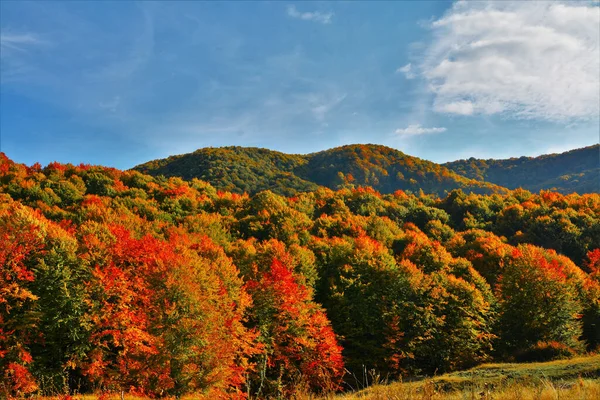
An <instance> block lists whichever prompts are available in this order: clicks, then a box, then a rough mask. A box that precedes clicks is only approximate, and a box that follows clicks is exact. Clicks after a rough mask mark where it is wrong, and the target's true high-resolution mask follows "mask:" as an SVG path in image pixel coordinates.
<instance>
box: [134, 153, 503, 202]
mask: <svg viewBox="0 0 600 400" xmlns="http://www.w3.org/2000/svg"><path fill="white" fill-rule="evenodd" d="M134 169H135V170H137V171H140V172H143V173H147V174H150V175H153V176H158V175H164V176H166V177H173V176H177V177H181V178H183V179H186V180H190V179H192V178H198V179H201V180H204V181H207V182H209V183H210V184H211V185H213V186H215V187H216V188H218V189H220V190H227V191H231V192H235V193H243V192H247V193H251V194H254V193H257V192H260V191H262V190H266V189H268V190H271V191H272V192H274V193H277V194H282V195H294V194H296V193H298V192H306V191H311V190H314V189H316V188H317V187H318V186H326V187H328V188H330V189H339V188H343V187H354V186H371V187H373V188H374V189H376V190H377V191H379V192H381V193H393V192H395V191H396V190H405V191H406V190H408V191H412V192H418V191H419V190H422V191H423V192H425V193H435V194H438V195H444V194H445V193H446V192H449V191H451V190H454V189H462V190H463V191H465V192H471V193H478V194H491V193H504V192H506V190H505V189H504V188H502V187H500V186H498V185H494V184H490V183H487V182H482V181H479V180H476V179H471V178H465V177H464V176H461V175H459V174H457V173H455V172H453V171H451V170H450V169H448V168H446V167H444V166H441V165H439V164H436V163H433V162H431V161H427V160H422V159H420V158H417V157H413V156H410V155H407V154H404V153H402V152H401V151H399V150H396V149H392V148H390V147H386V146H381V145H373V144H368V145H347V146H342V147H336V148H333V149H329V150H325V151H321V152H317V153H312V154H307V155H299V154H285V153H281V152H278V151H273V150H268V149H260V148H253V147H237V146H236V147H221V148H203V149H199V150H196V151H195V152H193V153H189V154H182V155H177V156H171V157H168V158H165V159H161V160H154V161H150V162H147V163H144V164H141V165H138V166H136V167H134Z"/></svg>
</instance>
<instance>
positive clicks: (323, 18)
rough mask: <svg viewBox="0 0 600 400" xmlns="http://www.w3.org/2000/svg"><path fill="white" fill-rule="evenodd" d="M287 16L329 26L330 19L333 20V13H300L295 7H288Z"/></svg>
mask: <svg viewBox="0 0 600 400" xmlns="http://www.w3.org/2000/svg"><path fill="white" fill-rule="evenodd" d="M287 15H289V16H290V17H292V18H297V19H302V20H304V21H314V22H320V23H322V24H330V23H331V18H333V13H332V12H328V13H322V12H319V11H312V12H300V11H298V10H297V9H296V6H288V8H287Z"/></svg>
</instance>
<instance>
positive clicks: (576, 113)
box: [401, 1, 600, 121]
mask: <svg viewBox="0 0 600 400" xmlns="http://www.w3.org/2000/svg"><path fill="white" fill-rule="evenodd" d="M431 27H432V29H433V33H434V41H433V43H431V45H430V46H429V48H428V50H427V52H426V54H425V59H424V61H423V63H422V64H420V65H419V66H418V68H417V70H418V71H419V72H420V73H421V74H422V76H423V77H424V78H425V79H426V80H427V82H428V84H429V88H430V90H431V91H432V92H433V93H434V96H435V98H434V104H433V107H434V110H435V111H437V112H442V113H451V114H460V115H471V114H504V115H506V116H510V117H515V118H535V119H541V120H549V121H561V120H562V121H564V120H571V119H590V118H597V117H598V116H599V115H600V8H599V7H598V6H594V5H590V4H589V3H587V4H586V3H558V2H525V1H523V2H465V1H461V2H458V3H456V4H454V6H453V7H452V9H451V10H450V11H449V12H448V13H447V14H446V15H444V16H443V17H442V18H440V19H438V20H436V21H434V22H433V23H432V24H431ZM403 68H406V72H409V73H410V72H412V71H415V68H414V66H410V64H408V65H407V66H405V67H403ZM401 72H405V71H401Z"/></svg>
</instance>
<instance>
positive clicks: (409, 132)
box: [396, 124, 446, 136]
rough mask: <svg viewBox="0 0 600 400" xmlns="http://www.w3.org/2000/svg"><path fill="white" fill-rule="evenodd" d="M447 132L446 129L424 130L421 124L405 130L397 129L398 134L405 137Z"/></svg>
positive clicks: (410, 126)
mask: <svg viewBox="0 0 600 400" xmlns="http://www.w3.org/2000/svg"><path fill="white" fill-rule="evenodd" d="M442 132H446V128H443V127H441V128H423V127H422V126H421V124H412V125H409V126H407V127H406V128H404V129H396V134H398V135H405V136H417V135H425V134H428V133H442Z"/></svg>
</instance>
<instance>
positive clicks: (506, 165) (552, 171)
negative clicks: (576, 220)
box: [443, 145, 600, 194]
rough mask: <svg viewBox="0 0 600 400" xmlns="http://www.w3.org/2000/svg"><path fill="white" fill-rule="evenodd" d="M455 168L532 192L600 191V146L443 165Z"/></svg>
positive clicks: (500, 183)
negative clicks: (550, 190)
mask: <svg viewBox="0 0 600 400" xmlns="http://www.w3.org/2000/svg"><path fill="white" fill-rule="evenodd" d="M443 165H444V166H445V167H447V168H449V169H451V170H452V171H454V172H456V173H458V174H460V175H463V176H466V177H468V178H472V179H476V180H478V181H486V182H492V183H495V184H497V185H500V186H504V187H507V188H509V189H516V188H519V187H522V188H524V189H527V190H530V191H532V192H537V191H539V190H542V189H552V190H556V191H559V192H561V193H574V192H576V193H580V194H582V193H600V145H594V146H588V147H584V148H581V149H576V150H571V151H568V152H565V153H560V154H547V155H543V156H539V157H520V158H509V159H507V160H494V159H489V160H480V159H475V158H469V159H468V160H459V161H453V162H449V163H446V164H443Z"/></svg>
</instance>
